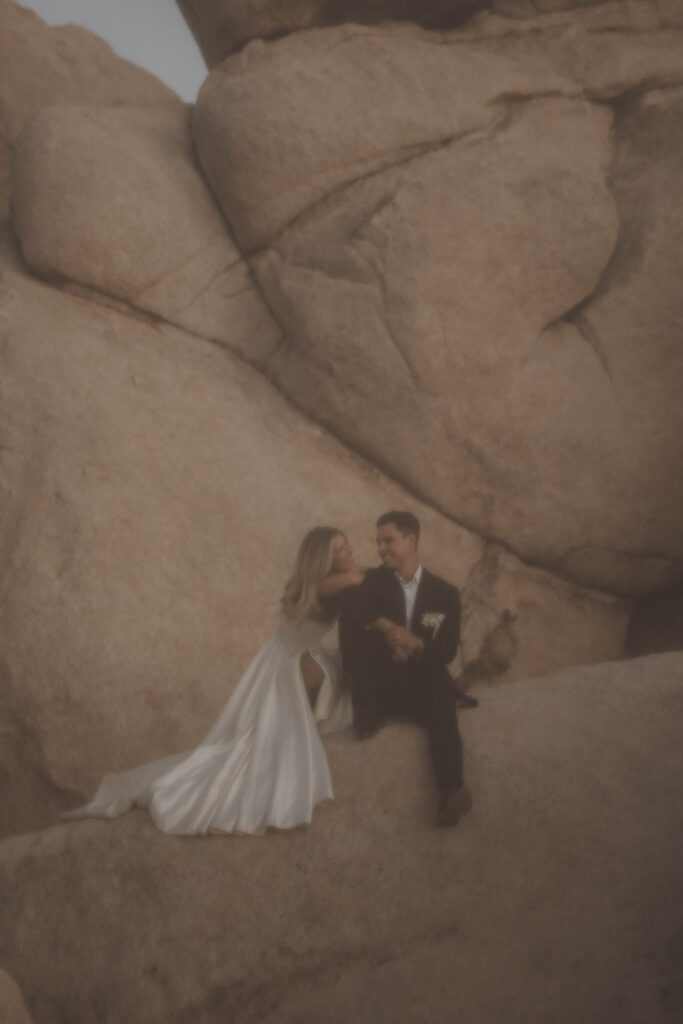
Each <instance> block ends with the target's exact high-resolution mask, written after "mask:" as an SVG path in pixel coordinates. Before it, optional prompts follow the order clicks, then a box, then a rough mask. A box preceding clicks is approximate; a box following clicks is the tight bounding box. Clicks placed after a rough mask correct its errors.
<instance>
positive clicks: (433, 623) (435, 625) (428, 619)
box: [420, 612, 446, 640]
mask: <svg viewBox="0 0 683 1024" xmlns="http://www.w3.org/2000/svg"><path fill="white" fill-rule="evenodd" d="M445 618H446V616H445V615H444V613H443V612H425V613H424V615H423V616H422V618H421V619H420V625H422V626H424V627H425V629H433V630H434V632H433V633H432V640H433V639H434V637H435V636H436V634H437V633H438V632H439V630H440V629H441V623H442V622H443V620H444V619H445Z"/></svg>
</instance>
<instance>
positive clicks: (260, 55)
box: [193, 25, 578, 250]
mask: <svg viewBox="0 0 683 1024" xmlns="http://www.w3.org/2000/svg"><path fill="white" fill-rule="evenodd" d="M463 82H467V89H463V87H462V83H463ZM548 91H551V92H556V93H560V94H561V93H566V94H568V95H573V94H575V93H576V92H577V91H578V86H577V85H576V83H574V82H572V81H571V80H569V79H566V78H563V77H561V76H558V75H555V74H553V73H552V71H550V70H549V69H547V68H546V67H541V68H540V70H539V69H538V68H537V67H535V66H532V67H529V68H527V67H525V66H524V65H522V64H521V63H519V62H512V61H510V60H508V59H506V58H504V57H496V56H495V55H489V54H487V53H483V54H480V53H478V52H476V50H475V49H474V48H472V47H465V46H457V47H455V46H446V45H443V42H442V41H441V38H440V37H439V36H438V35H430V34H428V33H416V32H412V33H410V32H409V33H406V32H405V31H403V30H400V31H396V30H392V29H391V27H390V26H389V27H387V28H385V29H383V30H372V29H363V28H361V27H359V26H356V25H354V26H345V27H343V28H338V29H329V30H322V31H311V32H302V33H299V34H297V35H295V36H289V37H287V38H286V39H283V40H281V41H280V42H278V43H274V44H271V45H266V44H263V43H254V44H253V45H251V46H249V47H247V49H246V50H244V51H243V52H242V53H240V54H238V55H237V56H235V57H232V58H230V59H229V60H227V61H226V62H225V63H224V64H222V65H221V66H220V67H219V68H217V69H216V70H215V71H213V72H212V74H211V75H210V76H209V78H208V79H207V80H206V82H205V84H204V86H203V87H202V90H201V92H200V94H199V99H198V102H197V106H196V108H195V114H194V121H193V125H194V129H193V131H194V139H195V142H196V146H197V152H198V156H199V159H200V161H201V164H202V167H203V169H204V172H205V174H206V177H207V180H208V181H209V183H210V185H211V188H212V190H213V192H214V194H215V195H216V197H217V198H218V201H219V203H220V204H221V207H222V209H223V211H224V212H225V214H226V216H227V218H228V220H229V222H230V224H231V226H232V228H233V230H234V232H235V237H236V238H237V241H238V243H239V245H240V247H241V248H242V249H243V250H244V249H259V248H261V247H262V246H263V245H265V244H266V243H268V242H272V241H273V239H274V238H275V237H276V236H277V235H279V234H280V232H282V231H283V230H284V228H286V227H287V225H289V224H290V223H291V222H292V221H293V220H295V219H296V218H297V217H298V216H300V215H301V214H302V213H304V212H305V211H306V210H307V209H309V208H310V207H312V206H314V205H315V204H316V203H320V202H321V201H322V200H324V199H326V198H327V197H328V196H330V195H331V194H332V193H334V192H335V191H336V190H338V189H340V188H342V187H343V186H346V185H348V184H350V183H351V182H353V181H355V180H356V179H358V178H365V177H368V176H370V175H372V174H374V173H376V172H377V171H380V170H382V169H383V168H385V167H388V166H391V165H394V164H400V163H403V162H404V161H408V160H410V159H411V158H414V157H416V156H419V155H420V154H421V153H424V152H426V151H429V150H432V149H440V148H441V147H443V146H444V145H446V144H447V143H449V142H451V141H452V140H453V139H456V138H459V137H466V136H473V135H474V133H476V132H484V133H486V132H490V131H491V130H492V129H493V128H494V127H495V126H496V125H497V124H499V122H500V121H501V119H502V120H505V119H506V117H507V113H508V112H507V109H506V106H505V103H504V102H503V101H502V98H503V97H505V96H506V95H510V94H512V95H515V96H518V97H520V98H522V97H531V96H533V95H534V94H535V93H539V92H548Z"/></svg>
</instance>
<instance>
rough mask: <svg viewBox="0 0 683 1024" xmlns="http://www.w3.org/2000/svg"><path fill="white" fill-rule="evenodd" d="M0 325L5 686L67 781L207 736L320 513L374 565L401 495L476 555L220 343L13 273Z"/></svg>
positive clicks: (434, 544) (459, 561)
mask: <svg viewBox="0 0 683 1024" xmlns="http://www.w3.org/2000/svg"><path fill="white" fill-rule="evenodd" d="M0 334H1V336H2V344H3V346H4V348H3V353H4V355H3V372H2V375H1V380H2V384H3V392H4V394H3V422H2V447H3V465H2V473H1V474H0V499H1V500H2V504H3V509H4V510H5V515H4V519H3V530H2V551H3V560H2V573H3V591H2V594H3V599H2V608H1V611H0V634H1V636H2V641H1V642H2V650H3V666H2V675H1V676H0V694H1V699H2V703H3V704H4V705H5V707H7V708H8V709H9V710H11V711H14V712H16V713H18V714H20V715H21V716H22V718H23V720H24V721H25V722H26V723H27V725H28V726H29V727H30V728H31V729H32V730H34V732H35V734H36V735H37V737H38V739H39V740H40V742H41V743H42V745H43V749H44V753H45V767H46V771H47V772H48V773H49V776H50V777H51V778H52V779H53V780H54V783H55V784H56V785H57V786H59V787H60V788H72V789H78V790H80V791H84V790H87V789H88V788H89V787H92V786H93V785H94V783H95V782H96V781H97V779H98V778H99V777H100V776H101V775H102V774H103V772H104V771H105V770H106V769H108V768H113V769H115V768H118V767H123V766H125V765H128V764H131V763H134V762H136V761H138V760H140V759H141V758H143V757H153V756H155V755H157V754H159V755H161V754H164V753H168V752H172V751H175V750H182V749H186V748H187V747H188V746H190V745H192V744H193V743H194V742H196V741H198V740H199V739H200V738H201V736H202V735H203V734H204V732H205V731H206V729H207V728H208V726H209V724H210V723H211V721H212V720H213V718H214V717H215V715H216V712H217V711H218V709H219V708H220V707H221V706H222V705H223V703H224V702H225V700H226V699H227V696H228V694H229V693H230V690H231V688H232V687H233V685H234V684H235V683H236V681H237V679H238V677H239V674H240V672H241V671H242V669H244V668H245V667H246V664H247V662H248V660H249V658H250V656H251V655H252V654H253V653H254V652H255V650H256V648H257V646H258V645H259V644H260V643H261V641H262V640H263V639H264V638H265V637H266V636H267V635H268V633H269V632H270V631H271V629H272V628H273V626H274V624H275V622H276V620H277V613H278V602H279V597H280V594H281V591H282V587H283V585H284V582H285V579H286V578H287V574H288V573H289V571H290V569H291V566H292V564H293V559H294V555H295V553H296V548H297V546H298V543H299V539H300V538H301V537H302V536H303V534H304V533H305V531H306V530H307V529H308V528H309V527H310V526H312V525H315V524H316V523H320V522H332V523H335V522H337V523H338V524H339V526H340V527H341V528H342V529H346V530H347V531H348V533H349V536H350V538H351V539H352V541H353V542H354V546H355V548H356V550H357V553H358V556H359V558H360V559H361V560H362V561H365V562H366V563H367V564H374V562H375V560H376V553H375V549H374V533H375V530H374V523H375V520H376V518H377V516H378V515H379V514H380V513H381V512H383V511H386V509H387V508H392V507H397V506H398V507H405V506H406V505H408V506H409V507H412V508H414V509H415V510H416V511H417V512H418V514H419V515H420V517H421V519H422V520H423V521H424V529H425V543H424V555H425V559H426V560H427V561H428V562H430V563H431V564H433V565H434V566H435V568H436V569H438V570H439V571H441V572H442V573H443V574H444V575H446V576H447V577H448V578H449V579H453V580H454V581H455V582H463V581H464V580H466V578H467V576H468V574H469V571H470V569H471V567H472V566H473V565H474V564H475V563H476V562H477V561H478V559H479V558H480V556H481V553H482V550H483V544H482V542H481V540H480V539H479V538H478V537H476V536H474V535H472V534H471V533H469V532H468V531H466V530H463V529H462V528H460V527H458V526H456V525H454V524H452V523H449V522H448V520H446V519H445V518H444V517H442V516H440V515H438V514H437V513H434V512H433V511H431V510H429V509H427V508H425V507H424V506H422V505H421V504H420V503H419V502H417V501H415V500H414V499H412V498H411V497H410V496H409V495H407V494H406V493H405V491H403V490H402V489H401V488H400V487H398V486H397V485H395V484H392V483H391V482H390V481H388V480H387V479H386V478H384V477H383V476H382V475H381V474H380V473H379V472H378V471H377V470H375V469H374V468H372V467H371V466H369V465H368V464H367V463H365V462H363V460H361V459H360V458H359V457H357V456H354V455H352V454H351V453H349V452H348V451H347V450H345V449H344V448H343V447H342V446H341V445H339V444H338V443H337V442H335V441H334V440H332V439H331V438H330V437H328V436H327V435H326V434H324V433H323V432H322V431H321V430H320V429H319V428H317V427H315V426H312V425H310V424H308V423H307V422H306V421H305V420H304V419H303V418H302V417H301V416H300V415H299V414H297V413H296V412H295V411H294V410H293V409H292V408H291V407H290V406H289V405H288V403H287V402H286V401H285V400H284V399H283V398H282V397H281V396H280V395H279V394H278V393H277V392H276V391H275V389H274V388H273V387H272V386H271V385H270V384H268V383H267V382H266V381H265V380H264V379H263V378H262V377H261V376H260V375H259V374H257V373H256V372H255V371H253V370H251V369H249V368H248V367H247V366H245V365H244V364H242V363H240V362H238V361H236V360H235V359H234V358H233V357H231V356H230V355H229V354H228V353H227V352H226V351H225V350H224V349H221V348H220V347H218V346H215V345H212V344H210V343H207V342H204V341H202V340H200V339H198V338H195V337H193V336H192V335H189V334H187V333H184V332H181V331H180V330H178V329H176V328H172V327H169V326H163V325H157V326H150V325H148V324H146V323H144V322H141V321H139V320H136V319H135V318H133V317H132V316H124V315H121V314H117V313H115V312H112V311H110V310H107V309H104V308H101V307H98V306H95V305H93V304H91V303H89V302H83V301H80V300H77V299H75V298H73V297H71V296H68V295H64V294H63V293H61V292H59V291H57V290H55V289H52V288H49V287H46V286H43V285H40V284H38V283H36V282H33V281H31V280H29V279H27V278H25V277H23V276H21V275H20V274H19V273H17V272H15V271H13V270H11V269H10V270H7V271H6V272H5V275H4V281H3V310H2V321H1V328H0Z"/></svg>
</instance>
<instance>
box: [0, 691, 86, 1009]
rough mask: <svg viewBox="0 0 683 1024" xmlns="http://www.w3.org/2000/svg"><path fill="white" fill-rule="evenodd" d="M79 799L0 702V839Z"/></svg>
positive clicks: (38, 824)
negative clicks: (53, 772) (61, 784)
mask: <svg viewBox="0 0 683 1024" xmlns="http://www.w3.org/2000/svg"><path fill="white" fill-rule="evenodd" d="M3 696H4V695H3ZM1 699H2V696H0V700H1ZM82 802H83V794H80V793H75V792H68V791H65V790H62V789H60V788H59V787H58V786H56V785H55V783H54V782H53V780H52V779H51V778H50V775H49V772H48V770H47V767H46V765H45V756H44V753H43V749H42V744H41V742H40V738H39V736H38V735H37V733H36V730H35V729H33V728H31V727H30V726H29V725H28V724H27V722H26V721H25V720H24V719H22V717H21V716H20V715H18V714H16V713H15V712H11V711H9V710H7V709H5V708H3V707H2V706H1V705H0V839H4V838H5V837H6V836H12V835H19V834H21V833H23V832H31V831H33V830H35V829H38V828H44V827H45V826H46V825H51V824H54V823H55V822H57V821H59V812H60V811H64V810H67V809H69V808H71V807H77V806H78V805H79V804H80V803H82ZM0 1006H2V996H1V995H0ZM0 1020H4V1019H3V1018H2V1017H0Z"/></svg>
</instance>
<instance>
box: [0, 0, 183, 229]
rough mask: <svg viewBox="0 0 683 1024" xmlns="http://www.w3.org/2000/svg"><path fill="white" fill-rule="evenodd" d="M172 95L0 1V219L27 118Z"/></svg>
mask: <svg viewBox="0 0 683 1024" xmlns="http://www.w3.org/2000/svg"><path fill="white" fill-rule="evenodd" d="M177 100H178V97H177V95H176V94H175V93H174V92H173V90H172V89H169V88H168V87H167V86H166V85H163V83H162V82H160V81H159V79H158V78H156V77H155V76H154V75H152V74H150V73H149V71H145V70H143V69H142V68H139V67H137V66H136V65H135V64H131V63H130V61H126V60H122V59H121V58H120V57H117V56H116V54H115V53H114V52H113V50H112V49H111V47H110V46H109V45H108V44H107V43H105V41H104V40H103V39H100V38H99V37H98V36H96V35H94V34H93V33H92V32H88V31H87V29H84V28H80V27H79V26H77V25H66V26H64V27H60V28H53V27H51V26H48V25H46V24H45V22H44V21H43V20H42V19H41V18H39V17H38V16H37V15H36V14H35V13H34V12H33V11H31V10H29V9H28V8H26V7H22V6H20V5H19V4H16V3H13V2H12V0H0V214H1V213H2V212H3V210H4V208H5V206H6V203H7V198H8V194H9V192H8V180H9V161H10V152H11V147H12V143H13V142H14V140H15V139H16V137H17V135H18V134H19V132H20V131H21V129H22V128H23V126H24V124H25V123H26V121H27V120H28V119H29V117H31V115H32V114H35V113H37V112H38V111H39V110H42V109H43V108H44V107H49V106H53V105H55V104H59V103H62V104H63V103H66V104H82V103H84V104H87V105H91V104H98V103H101V104H107V105H110V106H114V105H117V104H135V105H136V104H143V103H169V102H170V103H173V102H175V101H177Z"/></svg>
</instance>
